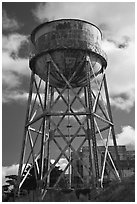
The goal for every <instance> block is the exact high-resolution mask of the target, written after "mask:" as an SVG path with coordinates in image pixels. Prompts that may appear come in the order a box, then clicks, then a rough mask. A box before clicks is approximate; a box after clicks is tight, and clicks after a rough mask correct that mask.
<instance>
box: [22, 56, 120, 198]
mask: <svg viewBox="0 0 137 204" xmlns="http://www.w3.org/2000/svg"><path fill="white" fill-rule="evenodd" d="M51 63H52V64H53V65H54V67H55V70H56V72H57V73H58V74H59V75H60V76H61V78H62V79H63V80H64V82H65V84H66V85H65V86H64V88H62V89H60V88H58V87H52V86H50V65H51ZM47 64H48V68H47V70H46V71H47V75H46V76H47V79H46V80H45V82H44V81H42V79H40V78H39V77H38V76H37V75H36V74H35V73H34V72H33V71H32V73H31V80H30V89H29V97H28V104H27V111H26V120H25V128H24V135H23V142H22V150H21V156H20V165H19V173H18V184H19V185H18V187H19V188H21V186H22V184H23V182H24V181H25V179H26V178H27V176H28V175H29V172H30V170H31V168H34V170H35V177H36V181H37V184H38V188H39V192H40V198H41V199H43V198H44V196H45V194H46V192H47V189H48V188H49V187H50V186H49V185H50V184H49V181H50V179H49V178H50V173H51V171H52V170H53V169H54V167H55V166H56V165H57V164H58V163H59V161H60V159H62V158H64V159H65V160H66V161H67V163H66V166H65V168H64V170H63V172H62V174H61V175H60V176H59V178H58V179H57V181H56V183H55V184H54V186H53V187H52V188H54V189H56V188H58V184H59V182H60V180H61V178H63V176H64V175H65V174H66V172H68V173H69V186H68V188H71V187H72V185H73V184H72V176H71V173H72V172H71V171H72V168H73V169H74V171H75V174H76V175H77V176H78V177H79V178H80V180H81V183H82V184H83V186H84V185H85V183H84V182H85V181H84V179H83V176H82V175H81V174H80V173H79V171H78V169H77V168H76V167H75V166H74V162H73V158H72V152H73V154H74V155H75V158H77V159H78V160H79V162H80V163H81V165H82V166H83V167H84V168H85V170H86V171H87V172H88V175H89V178H91V180H90V184H88V187H93V186H94V187H103V180H104V172H105V168H106V166H107V168H109V170H110V171H111V172H112V173H113V175H114V177H115V178H116V179H118V180H120V177H121V173H120V168H118V167H119V155H118V150H117V143H116V138H115V131H114V124H113V120H112V113H111V108H110V102H109V95H108V89H107V82H106V76H105V67H104V68H103V67H102V72H101V73H100V74H99V75H98V76H96V75H95V73H94V65H93V64H92V61H91V60H90V58H89V56H88V55H87V56H86V58H85V65H84V66H85V68H86V73H87V75H86V77H87V82H86V85H85V86H83V87H77V88H73V87H72V86H71V80H72V78H73V77H74V76H75V74H76V72H75V73H73V74H72V76H71V77H70V78H69V80H67V79H66V78H65V76H64V75H63V74H62V73H61V71H60V69H59V67H58V66H57V65H56V63H55V62H54V61H53V59H52V58H51V56H50V55H49V61H48V62H47ZM91 73H92V75H94V77H92V78H91V77H90V76H91ZM43 84H44V86H43ZM43 87H44V88H43ZM60 103H61V104H64V106H65V108H64V109H63V110H59V111H58V110H57V107H59V106H58V104H60ZM78 104H79V105H78ZM76 106H77V107H79V108H77V110H76ZM64 121H65V122H64ZM64 124H67V125H66V126H65V127H64ZM73 124H74V127H73ZM72 129H73V130H72ZM64 130H65V131H64ZM60 139H61V140H62V141H63V143H62V142H60ZM77 140H78V142H77ZM110 140H113V145H114V149H115V155H116V161H117V163H116V165H115V162H114V161H113V158H112V156H111V154H110V152H109V151H108V145H109V142H110ZM98 141H99V142H101V143H102V145H103V146H104V147H105V153H104V158H103V165H102V166H101V168H100V164H99V161H98V155H99V154H101V152H100V150H99V148H98ZM74 143H78V144H77V147H76V146H75V145H74ZM53 144H54V147H56V149H57V152H58V155H57V156H56V158H54V162H53V163H52V164H51V162H50V160H51V153H52V152H53V151H52V148H53ZM62 144H63V145H62ZM85 144H86V145H87V146H88V148H89V165H88V166H87V164H86V163H85V161H84V160H83V159H82V158H81V157H80V156H79V152H80V151H81V149H82V147H83V146H84V145H85ZM45 157H46V158H47V172H46V173H45V174H43V169H44V158H45ZM38 159H39V161H40V165H37V161H38ZM29 163H31V164H32V166H31V168H29V169H28V171H27V173H26V175H25V177H24V179H23V180H21V176H22V175H23V174H24V172H25V171H26V168H27V166H28V164H29ZM40 183H45V184H46V185H45V186H44V188H43V187H39V184H40Z"/></svg>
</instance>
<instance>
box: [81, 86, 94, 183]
mask: <svg viewBox="0 0 137 204" xmlns="http://www.w3.org/2000/svg"><path fill="white" fill-rule="evenodd" d="M84 95H85V104H86V107H88V100H87V89H86V87H84ZM86 117H87V139H88V146H89V165H90V178H91V179H93V186H95V176H94V175H95V172H94V162H93V152H92V146H91V141H90V136H91V132H89V130H90V128H89V121H88V116H86Z"/></svg>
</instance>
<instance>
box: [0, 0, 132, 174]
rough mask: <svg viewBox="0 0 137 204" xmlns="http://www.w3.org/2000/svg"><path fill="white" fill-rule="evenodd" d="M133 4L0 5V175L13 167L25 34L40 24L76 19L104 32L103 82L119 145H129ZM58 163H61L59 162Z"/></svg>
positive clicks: (24, 86) (23, 94) (25, 69)
mask: <svg viewBox="0 0 137 204" xmlns="http://www.w3.org/2000/svg"><path fill="white" fill-rule="evenodd" d="M134 15H135V5H134V3H133V2H132V3H126V2H123V3H120V2H114V3H112V2H106V3H103V2H102V3H99V2H96V3H93V2H88V3H84V2H60V3H59V2H54V3H53V2H48V3H35V2H28V3H27V2H20V3H19V2H16V3H13V2H7V3H6V2H3V3H2V16H3V17H2V25H3V30H2V31H3V34H2V45H3V52H2V162H3V176H5V175H7V174H9V172H12V173H13V172H15V171H17V167H18V162H19V155H20V149H21V141H22V136H23V127H24V122H25V111H26V102H27V97H28V91H29V78H30V70H29V66H28V62H29V61H28V56H29V40H28V39H29V35H30V33H31V32H32V30H33V29H34V28H35V27H36V26H37V25H39V24H40V23H42V22H44V21H47V20H55V19H61V18H78V19H81V20H87V21H89V22H91V23H93V24H95V25H97V26H98V27H99V28H100V29H101V30H102V32H103V41H102V49H103V50H104V51H105V52H106V53H107V56H108V67H107V71H106V73H107V81H108V87H109V93H110V100H111V106H112V112H113V120H114V123H115V131H116V137H117V141H118V144H125V145H126V146H127V148H128V149H134V140H135V124H134V122H135V120H134V113H135V105H134V102H135V90H134V89H135V62H134V49H135V48H134V44H135V39H134V38H135V32H134V29H135V16H134ZM60 163H62V162H60Z"/></svg>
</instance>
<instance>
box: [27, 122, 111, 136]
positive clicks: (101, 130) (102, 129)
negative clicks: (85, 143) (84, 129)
mask: <svg viewBox="0 0 137 204" xmlns="http://www.w3.org/2000/svg"><path fill="white" fill-rule="evenodd" d="M108 128H110V126H109V125H108V126H106V127H104V128H101V129H100V132H103V131H105V130H107V129H108ZM29 130H31V131H33V132H35V133H39V134H42V132H41V131H39V130H36V129H34V128H31V127H30V128H29ZM98 133H99V131H98V130H97V131H96V132H95V134H98ZM85 136H86V134H80V135H79V134H78V135H77V137H85ZM54 137H60V138H61V137H62V136H61V135H54ZM64 137H73V135H64Z"/></svg>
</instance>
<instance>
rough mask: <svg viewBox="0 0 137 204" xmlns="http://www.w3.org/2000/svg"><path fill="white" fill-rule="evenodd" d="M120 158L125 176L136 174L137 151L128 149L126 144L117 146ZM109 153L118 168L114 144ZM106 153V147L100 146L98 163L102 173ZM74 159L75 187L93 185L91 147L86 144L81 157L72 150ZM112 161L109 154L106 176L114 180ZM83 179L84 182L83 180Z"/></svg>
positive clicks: (73, 181)
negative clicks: (136, 155)
mask: <svg viewBox="0 0 137 204" xmlns="http://www.w3.org/2000/svg"><path fill="white" fill-rule="evenodd" d="M117 149H118V153H119V158H120V168H121V171H122V176H123V177H128V176H131V175H133V174H134V171H135V151H133V150H132V151H127V150H126V146H124V145H121V146H118V147H117ZM108 151H109V154H110V155H111V158H112V160H113V163H114V165H115V167H116V169H117V163H116V154H115V148H114V146H109V147H108ZM104 155H105V147H104V146H98V164H99V170H100V173H101V172H102V171H101V170H102V167H103V162H104ZM71 157H72V159H73V165H72V175H71V177H72V183H73V185H74V187H80V186H81V185H83V183H84V184H85V186H88V185H91V182H92V171H91V169H92V166H91V167H90V166H89V164H90V162H89V159H90V154H89V148H88V146H84V147H83V148H82V150H81V151H80V152H79V158H80V159H79V158H77V157H76V155H75V154H74V153H73V152H72V155H71ZM112 166H113V165H112V162H111V161H110V158H109V156H108V155H107V163H106V165H105V171H104V176H105V177H107V178H109V179H110V180H113V179H114V178H115V176H114V173H113V171H111V170H110V168H111V167H112ZM112 168H113V167H112ZM82 181H83V182H82Z"/></svg>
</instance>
